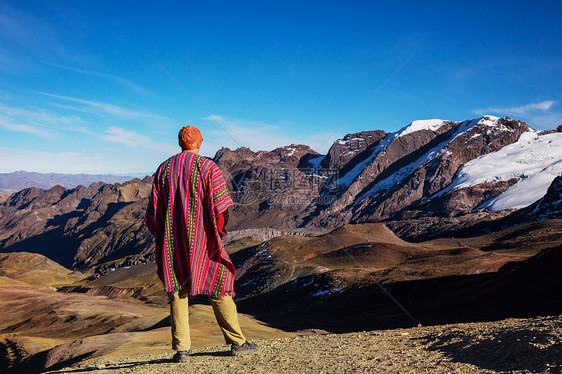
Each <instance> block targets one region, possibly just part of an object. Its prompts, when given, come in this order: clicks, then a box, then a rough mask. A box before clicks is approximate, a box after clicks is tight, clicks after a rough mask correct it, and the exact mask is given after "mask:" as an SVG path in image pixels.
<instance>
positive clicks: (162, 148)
mask: <svg viewBox="0 0 562 374" xmlns="http://www.w3.org/2000/svg"><path fill="white" fill-rule="evenodd" d="M99 137H100V138H101V139H103V140H106V141H109V142H112V143H118V144H123V145H125V146H127V147H133V148H145V149H146V148H148V149H152V150H155V151H158V152H162V153H164V154H173V153H174V152H177V151H178V149H177V147H174V144H166V143H158V142H155V141H153V140H152V138H150V137H148V136H146V135H141V134H138V133H136V132H134V131H130V130H126V129H123V128H120V127H110V128H108V129H107V130H106V131H105V134H102V135H100V136H99Z"/></svg>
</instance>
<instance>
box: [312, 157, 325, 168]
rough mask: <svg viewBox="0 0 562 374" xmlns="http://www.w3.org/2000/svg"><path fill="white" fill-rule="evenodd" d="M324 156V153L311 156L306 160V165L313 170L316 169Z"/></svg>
mask: <svg viewBox="0 0 562 374" xmlns="http://www.w3.org/2000/svg"><path fill="white" fill-rule="evenodd" d="M324 157H326V156H325V155H318V156H315V157H313V158H311V159H310V160H308V166H309V167H310V168H311V169H313V170H318V169H319V168H320V163H321V162H322V160H323V159H324Z"/></svg>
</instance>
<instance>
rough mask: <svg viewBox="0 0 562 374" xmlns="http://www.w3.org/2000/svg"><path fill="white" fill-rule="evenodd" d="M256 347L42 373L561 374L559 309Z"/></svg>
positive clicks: (102, 361)
mask: <svg viewBox="0 0 562 374" xmlns="http://www.w3.org/2000/svg"><path fill="white" fill-rule="evenodd" d="M256 342H257V343H258V344H259V345H260V352H259V353H256V354H250V355H246V356H240V357H230V356H228V355H227V353H228V348H229V347H228V346H226V345H222V346H215V347H208V348H205V349H200V350H196V351H194V352H193V355H192V356H191V359H190V362H188V363H182V364H176V363H173V362H170V360H171V357H172V353H170V354H164V355H150V356H144V357H135V358H131V359H128V360H124V361H111V360H110V359H109V358H107V357H98V358H94V359H89V360H87V361H85V362H82V363H79V364H77V365H75V366H73V367H69V368H66V369H63V370H60V371H52V372H50V373H52V374H54V373H92V372H94V373H99V374H106V373H107V374H115V373H135V374H149V373H150V374H152V373H268V374H269V373H315V374H316V373H440V374H441V373H463V374H464V373H468V374H470V373H561V372H562V315H561V316H553V317H539V318H533V319H508V320H504V321H498V322H484V323H467V324H455V325H444V326H430V327H418V328H411V329H396V330H385V331H368V332H359V333H349V334H329V335H314V336H302V337H296V338H289V339H270V340H261V341H260V340H256Z"/></svg>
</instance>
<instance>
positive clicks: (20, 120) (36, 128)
mask: <svg viewBox="0 0 562 374" xmlns="http://www.w3.org/2000/svg"><path fill="white" fill-rule="evenodd" d="M81 123H82V121H81V119H80V117H77V116H63V115H59V114H55V113H51V112H47V111H45V110H42V109H37V108H31V109H26V108H20V107H13V106H8V105H4V104H0V127H2V128H3V129H4V130H9V131H17V132H23V133H27V134H33V135H37V136H41V137H43V138H48V137H51V136H53V135H54V134H55V133H56V132H57V131H58V130H61V129H64V130H65V131H78V132H83V129H82V128H80V124H81Z"/></svg>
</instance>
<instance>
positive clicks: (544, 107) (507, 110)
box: [473, 100, 556, 116]
mask: <svg viewBox="0 0 562 374" xmlns="http://www.w3.org/2000/svg"><path fill="white" fill-rule="evenodd" d="M555 104H556V101H555V100H545V101H541V102H539V103H531V104H526V105H521V106H516V107H490V108H486V109H476V110H473V112H474V113H476V114H478V115H484V114H491V113H494V114H505V115H512V114H517V115H521V116H522V115H527V114H529V113H531V112H537V111H541V112H544V111H548V110H550V109H551V108H552V106H553V105H555Z"/></svg>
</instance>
